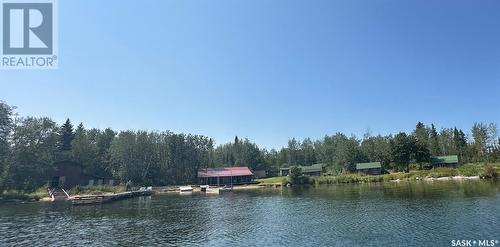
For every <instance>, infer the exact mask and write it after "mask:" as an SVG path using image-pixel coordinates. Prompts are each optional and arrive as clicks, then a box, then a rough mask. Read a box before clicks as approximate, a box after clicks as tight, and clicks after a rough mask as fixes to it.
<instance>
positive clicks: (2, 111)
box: [0, 101, 500, 191]
mask: <svg viewBox="0 0 500 247" xmlns="http://www.w3.org/2000/svg"><path fill="white" fill-rule="evenodd" d="M450 154H457V155H459V159H460V162H461V163H468V162H498V161H500V138H498V130H497V126H496V124H493V123H491V124H484V123H475V124H474V125H473V126H472V128H471V131H470V134H466V133H464V132H463V131H462V130H461V129H457V128H442V129H441V130H439V131H437V130H436V128H435V126H434V125H433V124H431V125H430V126H426V125H424V124H423V123H420V122H419V123H417V125H416V127H415V129H414V130H413V131H412V132H411V133H405V132H400V133H397V134H395V135H386V136H382V135H377V136H371V135H369V134H366V135H364V136H363V138H361V139H360V138H357V137H356V136H354V135H352V136H346V135H345V134H343V133H336V134H334V135H326V136H324V137H323V138H322V139H319V140H311V139H310V138H306V139H303V140H301V141H300V140H297V139H295V138H292V139H290V140H289V141H288V144H287V146H285V147H283V148H281V149H279V150H276V149H270V150H268V149H265V148H260V147H259V146H258V145H257V144H255V143H253V142H252V141H250V140H249V139H247V138H245V139H240V138H238V137H235V139H234V141H233V142H229V143H226V144H222V145H217V146H216V145H215V141H214V140H213V139H212V138H209V137H207V136H202V135H191V134H183V133H173V132H171V131H144V130H137V131H133V130H125V131H115V130H112V129H110V128H107V129H104V130H101V129H96V128H85V126H84V125H83V124H82V123H80V124H78V125H77V126H76V127H75V126H73V124H72V123H71V121H70V120H69V119H67V120H66V122H64V123H63V124H61V125H58V124H57V123H56V122H54V121H53V120H52V119H50V118H47V117H20V116H18V114H17V113H16V108H15V107H13V106H10V105H8V104H7V103H5V102H3V101H0V191H4V190H8V189H17V190H25V191H30V190H34V189H36V188H38V187H40V186H43V185H44V184H46V183H47V181H48V178H49V177H50V173H51V172H52V171H53V169H54V166H55V164H56V163H57V162H60V161H73V162H77V163H79V164H81V166H82V168H83V169H84V172H85V173H87V174H90V175H94V176H100V177H114V178H118V179H120V180H121V181H128V180H131V181H133V182H134V183H136V184H144V185H168V184H185V183H193V182H196V177H197V171H198V169H200V168H206V167H219V166H237V165H242V166H249V167H250V168H251V169H253V170H266V171H268V173H269V174H270V175H277V173H278V170H279V168H280V167H289V166H297V165H311V164H315V163H326V164H328V166H329V169H330V170H333V171H340V170H343V171H354V170H355V164H356V163H359V162H370V161H379V162H381V163H382V165H383V168H385V169H388V170H389V169H390V170H397V171H408V169H409V165H410V164H413V163H414V164H417V165H418V167H417V168H423V167H424V166H425V165H427V164H428V163H429V161H430V157H431V156H433V155H450Z"/></svg>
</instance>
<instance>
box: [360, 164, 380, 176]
mask: <svg viewBox="0 0 500 247" xmlns="http://www.w3.org/2000/svg"><path fill="white" fill-rule="evenodd" d="M356 171H357V172H359V173H364V174H367V175H380V174H381V173H382V165H381V164H380V162H368V163H357V164H356Z"/></svg>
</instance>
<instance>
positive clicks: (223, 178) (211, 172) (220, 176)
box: [198, 166, 253, 185]
mask: <svg viewBox="0 0 500 247" xmlns="http://www.w3.org/2000/svg"><path fill="white" fill-rule="evenodd" d="M252 178H253V173H252V172H251V171H250V169H248V167H246V166H241V167H217V168H203V169H200V170H198V180H199V183H200V184H209V185H230V184H249V183H253V181H252ZM231 180H232V182H231Z"/></svg>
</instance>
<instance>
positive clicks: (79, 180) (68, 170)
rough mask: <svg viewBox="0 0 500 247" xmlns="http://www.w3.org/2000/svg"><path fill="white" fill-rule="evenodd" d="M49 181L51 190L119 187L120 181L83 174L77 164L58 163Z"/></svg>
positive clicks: (70, 162)
mask: <svg viewBox="0 0 500 247" xmlns="http://www.w3.org/2000/svg"><path fill="white" fill-rule="evenodd" d="M54 166H55V168H54V170H53V171H52V174H51V178H50V179H49V181H48V187H50V188H63V189H66V190H68V189H71V188H73V187H75V186H77V185H80V186H92V185H106V184H107V185H117V184H118V183H119V181H118V180H117V179H113V178H105V177H99V176H92V175H88V174H85V173H84V172H83V169H82V166H81V165H80V164H78V163H76V162H72V161H63V162H57V163H56V164H55V165H54Z"/></svg>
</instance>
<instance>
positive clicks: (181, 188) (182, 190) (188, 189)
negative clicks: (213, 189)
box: [179, 186, 193, 193]
mask: <svg viewBox="0 0 500 247" xmlns="http://www.w3.org/2000/svg"><path fill="white" fill-rule="evenodd" d="M179 191H180V192H181V193H182V192H192V191H193V187H191V186H180V187H179Z"/></svg>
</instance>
